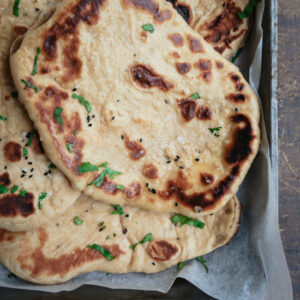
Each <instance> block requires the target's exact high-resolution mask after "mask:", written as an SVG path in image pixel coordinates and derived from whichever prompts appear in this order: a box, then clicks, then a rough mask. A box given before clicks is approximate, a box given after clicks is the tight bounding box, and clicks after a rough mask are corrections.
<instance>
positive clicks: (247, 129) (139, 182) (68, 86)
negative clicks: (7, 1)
mask: <svg viewBox="0 0 300 300" xmlns="http://www.w3.org/2000/svg"><path fill="white" fill-rule="evenodd" d="M149 24H150V25H149ZM144 25H147V26H146V27H145V26H144ZM151 25H152V26H153V27H154V28H153V29H154V32H153V33H151V32H149V31H147V30H150V31H152V28H151ZM142 27H144V29H143V28H142ZM162 45H163V46H162ZM38 47H39V48H40V49H41V54H40V56H39V60H38V65H39V70H38V73H37V74H36V75H35V76H32V75H31V70H32V68H33V63H34V58H35V55H36V52H37V48H38ZM11 72H12V75H13V79H14V82H15V85H16V87H17V89H18V91H19V94H20V100H21V101H22V102H23V104H24V105H25V108H26V110H27V111H28V113H29V115H30V118H31V119H32V120H33V122H34V123H35V126H36V128H37V130H38V131H39V133H40V136H41V138H42V143H43V145H44V148H45V151H46V154H47V156H48V157H49V158H50V159H51V161H53V163H54V164H55V165H56V166H57V167H58V168H59V169H60V170H61V171H62V172H63V173H64V174H65V175H66V176H67V177H68V178H69V179H70V181H71V182H72V184H73V186H74V188H76V189H78V190H80V191H83V192H84V193H86V194H87V195H89V196H91V197H92V198H94V199H97V200H100V201H104V202H107V203H112V204H121V205H123V204H126V205H131V206H135V207H140V208H144V209H147V210H153V211H158V212H172V211H173V212H175V211H176V212H181V213H183V214H187V215H190V214H193V213H194V212H197V213H199V212H200V211H201V212H200V214H207V213H211V212H213V211H216V210H217V209H219V208H220V207H222V206H223V205H224V204H225V203H226V202H227V201H228V200H229V199H230V198H231V197H232V195H233V194H234V193H235V192H236V191H237V189H238V187H239V185H240V183H241V182H242V180H243V178H244V176H245V174H246V172H247V171H248V169H249V167H250V165H251V162H252V161H253V159H254V157H255V155H256V153H257V150H258V146H259V106H258V102H257V98H256V96H255V94H254V93H253V91H252V90H251V88H250V87H249V85H248V84H247V82H246V81H245V80H244V78H243V76H242V74H241V73H240V72H239V70H238V68H237V67H235V66H234V65H232V64H231V63H229V62H228V61H227V60H226V59H224V58H223V57H222V56H221V55H219V54H218V53H217V52H215V51H214V50H213V49H212V47H211V46H210V45H208V44H207V43H206V42H205V40H203V39H202V38H201V37H200V35H199V34H197V33H195V32H194V31H193V30H192V29H191V28H190V27H189V26H188V25H187V24H186V22H185V21H184V20H183V19H182V18H181V17H180V16H179V15H178V14H177V13H176V11H175V10H174V9H173V8H172V7H171V5H170V3H167V2H166V1H158V0H156V1H154V0H151V1H138V0H118V1H111V0H106V1H104V0H77V1H75V0H68V1H65V2H63V4H62V5H61V6H60V7H59V8H58V9H57V10H56V12H55V13H54V14H53V16H52V17H51V18H50V19H49V20H48V21H47V22H46V23H45V24H43V25H41V26H39V27H38V28H36V29H33V30H32V31H30V32H28V33H27V34H26V35H25V36H24V40H23V41H22V43H21V45H20V47H19V48H17V47H16V48H14V49H13V52H12V54H11ZM24 80H26V81H27V82H28V83H29V84H30V85H32V86H34V87H35V88H36V92H35V90H34V89H33V88H32V87H30V86H28V85H27V84H26V85H25V84H24ZM26 87H27V88H26ZM24 88H26V89H24ZM198 94H199V95H200V97H201V98H200V99H195V98H199V97H198ZM193 98H194V99H193ZM70 147H71V148H72V149H71V150H70ZM105 163H107V164H105ZM91 165H93V166H94V167H93V166H91ZM108 167H109V168H111V169H113V170H115V171H118V172H122V174H121V175H120V174H119V173H112V172H111V169H107V168H108ZM97 168H98V171H94V172H85V173H81V172H83V171H87V170H92V169H94V170H95V169H97ZM109 170H110V173H109ZM100 174H102V176H103V178H102V177H101V175H100ZM107 174H108V175H110V177H109V176H107ZM104 175H106V176H104ZM115 175H118V176H115ZM101 178H102V179H103V182H102V179H101ZM94 180H96V181H95V182H97V183H98V186H96V184H95V182H94ZM93 182H94V183H93ZM92 183H93V184H92Z"/></svg>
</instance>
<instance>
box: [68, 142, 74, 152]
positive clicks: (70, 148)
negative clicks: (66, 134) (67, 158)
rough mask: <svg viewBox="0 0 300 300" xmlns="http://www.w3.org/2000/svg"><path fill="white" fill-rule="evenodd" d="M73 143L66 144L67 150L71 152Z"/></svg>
mask: <svg viewBox="0 0 300 300" xmlns="http://www.w3.org/2000/svg"><path fill="white" fill-rule="evenodd" d="M73 146H74V144H67V148H68V151H69V152H70V153H72V151H73Z"/></svg>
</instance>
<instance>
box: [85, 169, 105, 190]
mask: <svg viewBox="0 0 300 300" xmlns="http://www.w3.org/2000/svg"><path fill="white" fill-rule="evenodd" d="M106 175H107V172H106V170H104V171H102V173H101V174H100V175H99V176H98V177H97V178H96V179H95V180H93V181H92V182H90V183H89V184H88V185H93V184H95V185H96V187H100V186H101V185H102V183H103V181H104V177H105V176H106Z"/></svg>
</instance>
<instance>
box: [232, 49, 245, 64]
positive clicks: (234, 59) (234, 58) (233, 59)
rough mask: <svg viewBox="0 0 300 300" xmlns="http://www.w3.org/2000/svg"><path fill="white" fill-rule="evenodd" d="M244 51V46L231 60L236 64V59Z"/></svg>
mask: <svg viewBox="0 0 300 300" xmlns="http://www.w3.org/2000/svg"><path fill="white" fill-rule="evenodd" d="M242 51H243V48H240V49H239V50H238V51H237V52H236V53H235V55H234V56H233V57H232V58H231V62H232V63H233V64H234V63H235V61H236V60H237V58H238V57H239V56H240V55H241V53H242Z"/></svg>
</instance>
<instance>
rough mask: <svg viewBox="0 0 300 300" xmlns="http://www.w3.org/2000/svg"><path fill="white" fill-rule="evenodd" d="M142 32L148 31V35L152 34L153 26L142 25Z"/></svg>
mask: <svg viewBox="0 0 300 300" xmlns="http://www.w3.org/2000/svg"><path fill="white" fill-rule="evenodd" d="M142 28H143V30H144V31H149V32H150V33H153V32H154V26H153V25H152V24H145V25H142Z"/></svg>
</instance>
